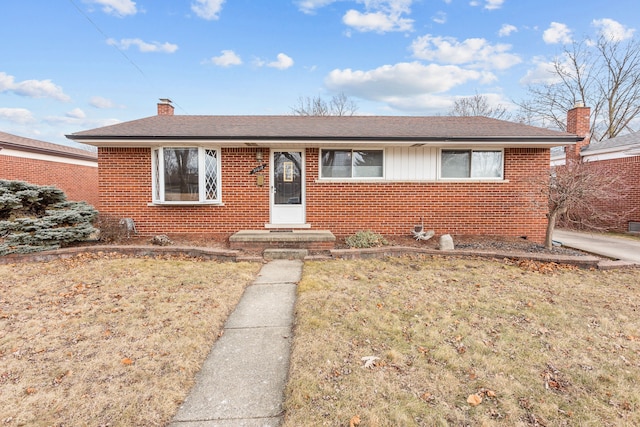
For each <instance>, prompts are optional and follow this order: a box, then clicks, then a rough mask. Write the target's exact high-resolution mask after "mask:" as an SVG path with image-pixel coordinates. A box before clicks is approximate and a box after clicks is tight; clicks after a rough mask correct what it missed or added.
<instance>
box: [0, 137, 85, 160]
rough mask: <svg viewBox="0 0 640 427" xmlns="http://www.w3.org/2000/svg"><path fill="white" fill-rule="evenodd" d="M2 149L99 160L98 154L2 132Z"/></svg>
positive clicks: (0, 141) (0, 138)
mask: <svg viewBox="0 0 640 427" xmlns="http://www.w3.org/2000/svg"><path fill="white" fill-rule="evenodd" d="M0 147H2V148H7V149H9V148H10V149H13V150H19V151H29V152H32V153H41V154H48V155H52V156H58V157H67V158H74V159H80V160H89V161H97V160H98V154H97V153H95V152H92V151H88V150H83V149H81V148H74V147H68V146H66V145H59V144H53V143H50V142H45V141H39V140H37V139H31V138H25V137H22V136H17V135H13V134H10V133H6V132H0Z"/></svg>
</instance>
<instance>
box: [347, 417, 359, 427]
mask: <svg viewBox="0 0 640 427" xmlns="http://www.w3.org/2000/svg"><path fill="white" fill-rule="evenodd" d="M359 425H360V417H359V416H358V415H354V416H353V417H351V420H350V421H349V427H356V426H359Z"/></svg>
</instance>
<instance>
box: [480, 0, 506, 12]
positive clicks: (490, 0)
mask: <svg viewBox="0 0 640 427" xmlns="http://www.w3.org/2000/svg"><path fill="white" fill-rule="evenodd" d="M503 3H504V0H487V2H486V4H485V5H484V8H485V9H487V10H495V9H500V8H501V7H502V4H503Z"/></svg>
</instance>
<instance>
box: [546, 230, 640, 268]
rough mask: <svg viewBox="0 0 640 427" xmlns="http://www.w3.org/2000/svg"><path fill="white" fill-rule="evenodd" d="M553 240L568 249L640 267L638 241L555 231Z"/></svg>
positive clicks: (639, 240)
mask: <svg viewBox="0 0 640 427" xmlns="http://www.w3.org/2000/svg"><path fill="white" fill-rule="evenodd" d="M553 240H555V241H557V242H560V243H562V245H563V246H566V247H569V248H574V249H579V250H581V251H585V252H589V253H592V254H595V255H600V256H603V257H608V258H612V259H614V260H621V261H626V262H631V263H634V264H639V265H640V239H633V238H625V237H614V236H609V235H603V234H599V233H589V232H578V231H569V230H555V231H554V232H553Z"/></svg>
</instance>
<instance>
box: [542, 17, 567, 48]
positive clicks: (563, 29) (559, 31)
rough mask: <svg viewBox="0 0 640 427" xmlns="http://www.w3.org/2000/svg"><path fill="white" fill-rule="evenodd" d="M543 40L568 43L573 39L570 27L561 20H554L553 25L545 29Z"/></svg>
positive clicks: (548, 42) (550, 42) (549, 42)
mask: <svg viewBox="0 0 640 427" xmlns="http://www.w3.org/2000/svg"><path fill="white" fill-rule="evenodd" d="M542 40H544V42H545V43H547V44H558V43H562V44H567V43H571V42H572V41H573V39H572V38H571V30H570V29H569V27H567V26H566V24H561V23H559V22H552V23H551V26H550V27H549V28H547V29H546V30H544V33H542Z"/></svg>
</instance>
